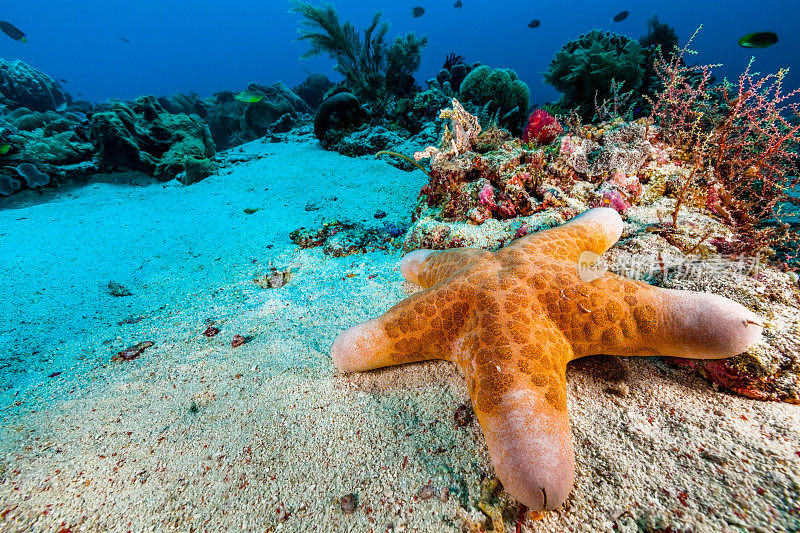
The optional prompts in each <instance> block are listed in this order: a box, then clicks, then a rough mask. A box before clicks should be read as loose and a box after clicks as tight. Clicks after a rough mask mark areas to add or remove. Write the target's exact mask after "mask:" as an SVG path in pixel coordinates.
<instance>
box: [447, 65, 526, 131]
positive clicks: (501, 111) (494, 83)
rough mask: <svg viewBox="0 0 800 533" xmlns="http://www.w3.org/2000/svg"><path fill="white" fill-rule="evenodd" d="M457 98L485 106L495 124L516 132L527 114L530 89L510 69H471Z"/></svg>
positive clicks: (482, 66) (484, 66)
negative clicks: (493, 116)
mask: <svg viewBox="0 0 800 533" xmlns="http://www.w3.org/2000/svg"><path fill="white" fill-rule="evenodd" d="M459 97H460V98H461V99H462V100H463V101H466V102H471V103H473V104H476V105H479V106H487V108H488V109H487V110H488V111H489V112H490V113H492V114H494V115H496V116H497V120H498V123H499V124H500V125H502V126H503V127H506V128H508V129H509V130H511V131H512V133H515V134H516V135H519V132H520V130H521V127H522V121H523V120H524V119H525V115H526V114H527V113H528V105H529V102H530V89H528V86H527V85H526V84H525V82H523V81H522V80H520V79H519V78H518V77H517V74H516V72H514V71H513V70H511V69H502V68H497V69H492V68H491V67H488V66H486V65H480V66H478V67H477V68H474V69H473V70H472V71H470V73H469V74H468V75H467V77H466V78H464V81H462V82H461V85H460V87H459Z"/></svg>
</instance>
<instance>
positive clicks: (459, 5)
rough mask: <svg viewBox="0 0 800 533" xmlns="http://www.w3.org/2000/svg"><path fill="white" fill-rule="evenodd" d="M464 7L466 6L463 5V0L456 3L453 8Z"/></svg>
mask: <svg viewBox="0 0 800 533" xmlns="http://www.w3.org/2000/svg"><path fill="white" fill-rule="evenodd" d="M463 5H464V4H462V3H461V0H456V3H455V4H453V7H461V6H463Z"/></svg>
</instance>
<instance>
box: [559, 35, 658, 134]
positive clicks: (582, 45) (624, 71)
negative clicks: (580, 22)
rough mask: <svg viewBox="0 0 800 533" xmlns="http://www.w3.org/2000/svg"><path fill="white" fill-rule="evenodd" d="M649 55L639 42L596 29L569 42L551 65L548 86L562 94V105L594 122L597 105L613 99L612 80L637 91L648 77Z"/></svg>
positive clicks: (625, 87)
mask: <svg viewBox="0 0 800 533" xmlns="http://www.w3.org/2000/svg"><path fill="white" fill-rule="evenodd" d="M644 62H645V56H644V54H643V51H642V46H641V45H640V44H639V42H638V41H636V40H634V39H630V38H628V37H626V36H624V35H619V34H616V33H611V32H604V31H600V30H592V31H590V32H589V33H587V34H585V35H581V36H580V37H578V38H577V39H574V40H572V41H569V42H568V43H567V44H565V45H564V46H563V47H562V48H561V50H559V51H558V52H557V53H556V56H555V57H554V58H553V60H552V61H551V62H550V67H549V68H548V70H547V72H545V74H544V79H545V81H546V82H547V83H549V84H550V85H552V86H553V87H555V88H556V89H557V90H558V91H559V92H561V93H562V96H561V100H560V102H559V103H560V105H562V106H563V107H565V108H567V109H574V108H577V111H578V113H580V115H581V116H582V117H583V118H584V119H587V120H590V119H592V117H593V116H594V111H595V102H596V101H598V102H601V101H603V100H607V99H609V98H610V97H611V96H612V95H611V81H612V80H614V81H615V82H616V83H618V84H622V88H623V89H624V90H625V91H636V90H637V89H639V87H640V86H641V85H642V83H643V81H644V76H645V68H644Z"/></svg>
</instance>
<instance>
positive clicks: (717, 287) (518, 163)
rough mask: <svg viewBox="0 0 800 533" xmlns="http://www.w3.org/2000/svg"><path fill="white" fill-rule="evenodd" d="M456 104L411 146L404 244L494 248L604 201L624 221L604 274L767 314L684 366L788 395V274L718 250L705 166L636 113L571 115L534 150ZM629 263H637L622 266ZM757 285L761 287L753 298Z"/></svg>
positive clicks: (792, 373) (721, 221) (798, 389)
mask: <svg viewBox="0 0 800 533" xmlns="http://www.w3.org/2000/svg"><path fill="white" fill-rule="evenodd" d="M456 104H457V102H454V104H453V108H452V109H448V110H445V111H444V116H446V117H449V118H450V119H451V121H452V123H451V124H450V126H449V127H448V128H447V129H446V130H445V132H444V134H443V136H442V139H441V142H440V144H439V146H429V147H428V148H427V149H426V150H424V151H421V152H419V153H417V154H415V157H417V158H418V159H422V158H426V157H430V158H431V170H430V179H429V182H428V184H426V185H425V187H423V189H422V191H421V193H420V202H419V203H418V206H417V209H416V212H415V213H414V216H413V219H412V222H413V223H412V226H411V227H410V228H409V231H408V232H407V233H406V237H405V241H404V244H403V248H404V251H406V252H410V251H413V250H416V249H420V248H427V249H449V248H457V247H467V246H472V247H476V248H483V249H487V250H494V249H498V248H500V247H502V246H504V245H506V244H507V243H508V242H510V241H512V240H513V239H517V238H520V237H522V236H525V235H527V234H529V233H532V232H536V231H540V230H542V229H546V228H549V227H553V226H556V225H558V224H561V223H563V222H564V221H567V220H570V219H571V218H573V217H574V216H576V215H577V214H579V213H581V212H583V211H585V210H587V209H589V208H591V207H595V206H604V207H612V208H614V209H615V210H617V211H618V212H620V213H621V214H622V215H623V216H624V218H625V220H626V224H625V229H624V233H623V239H622V241H621V242H620V244H619V245H618V246H617V247H615V249H614V251H613V253H612V254H611V255H610V256H609V257H608V262H609V268H610V269H611V270H612V271H615V272H617V273H619V274H623V275H627V276H628V277H634V278H636V279H641V280H643V281H647V282H649V283H652V284H654V285H657V286H662V287H668V288H684V289H691V290H700V291H706V292H715V293H718V294H723V295H726V296H728V297H730V298H732V299H734V300H736V301H739V302H742V303H744V304H745V305H746V306H747V307H748V308H750V309H752V310H754V311H756V312H757V313H759V314H760V315H761V316H764V317H767V318H768V322H767V324H766V327H765V335H764V337H765V342H764V343H761V344H759V345H756V346H754V347H753V348H751V349H750V350H749V351H748V352H746V353H745V354H742V355H740V356H738V357H736V358H733V359H730V360H727V361H726V362H724V363H706V362H692V363H691V365H692V366H693V367H695V368H697V370H698V371H699V372H700V373H701V374H703V375H706V376H708V377H710V378H711V379H712V380H714V381H715V382H717V383H719V384H720V385H722V386H724V387H726V388H728V389H731V390H734V391H736V392H739V393H742V394H747V395H749V396H753V397H759V398H769V399H780V400H784V401H796V399H797V398H798V396H800V357H799V356H798V351H800V345H799V344H800V341H798V339H800V336H799V335H798V334H797V333H798V324H797V320H798V319H797V317H798V316H800V299H798V296H797V295H798V286H797V282H796V277H795V278H791V276H790V275H789V274H786V273H782V272H779V271H778V270H777V269H776V268H775V267H774V266H770V265H765V264H762V263H763V258H762V259H759V258H753V257H750V258H748V257H747V256H745V257H740V256H731V255H730V252H731V250H732V249H733V250H735V247H733V246H732V245H731V244H732V243H736V242H737V241H738V239H739V236H738V232H739V231H740V228H739V226H738V225H737V224H735V223H733V222H732V221H730V220H729V219H728V218H727V217H725V216H721V215H720V214H719V213H718V212H717V210H716V209H715V208H714V206H715V203H716V201H717V200H716V197H717V195H719V194H725V191H724V188H718V187H717V185H718V183H717V181H716V180H715V178H714V176H713V168H707V169H704V171H703V172H702V173H699V172H696V170H695V169H693V168H692V167H691V166H689V165H687V164H686V162H685V160H684V156H683V155H682V151H681V149H680V148H679V147H676V146H672V145H671V144H669V143H668V142H665V141H667V140H668V139H669V136H668V135H665V134H664V132H663V130H662V128H660V127H657V126H655V125H653V124H652V123H651V121H650V120H648V119H638V120H636V121H633V122H625V121H623V120H621V119H617V120H614V121H611V122H607V123H603V124H598V125H595V126H584V125H580V124H572V125H571V126H570V128H569V129H568V130H567V131H566V133H564V134H563V135H562V136H561V137H560V138H558V139H556V140H555V141H554V142H553V144H551V145H549V146H546V147H543V148H534V147H532V145H530V144H523V143H522V142H521V141H520V140H519V139H514V138H511V137H510V136H509V135H508V134H505V135H502V134H501V133H499V132H502V130H482V129H480V126H479V125H478V124H477V122H478V121H477V118H476V117H474V116H469V115H468V114H467V113H466V111H464V110H463V108H461V107H460V106H457V105H456ZM451 131H454V132H456V133H455V134H453V133H451ZM712 184H717V185H715V186H714V187H710V185H712ZM753 262H755V264H756V265H757V266H758V265H760V270H758V272H757V273H756V271H754V270H753V269H751V268H748V269H745V271H742V265H743V264H747V265H752V264H753ZM632 265H634V266H636V265H638V267H641V269H640V270H641V271H639V272H638V274H637V273H635V272H634V273H632V272H631V268H633V267H632ZM720 272H722V274H720ZM700 274H703V275H702V276H701V275H700ZM793 279H794V281H793ZM765 294H766V295H772V296H770V298H769V299H766V300H765V298H764V296H765Z"/></svg>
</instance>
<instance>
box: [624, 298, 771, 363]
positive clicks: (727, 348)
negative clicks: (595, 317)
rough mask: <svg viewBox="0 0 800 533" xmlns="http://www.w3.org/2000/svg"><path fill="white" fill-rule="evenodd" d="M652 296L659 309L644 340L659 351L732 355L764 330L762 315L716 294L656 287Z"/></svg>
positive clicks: (697, 355) (698, 356) (716, 356)
mask: <svg viewBox="0 0 800 533" xmlns="http://www.w3.org/2000/svg"><path fill="white" fill-rule="evenodd" d="M653 300H654V301H655V303H656V304H659V308H660V310H661V312H659V313H658V314H657V320H656V323H655V327H654V329H653V331H650V332H648V333H647V335H646V336H645V340H646V342H645V344H646V345H647V346H650V347H652V348H653V349H655V350H656V351H657V352H658V353H660V354H662V355H669V356H674V357H689V358H692V359H721V358H724V357H732V356H734V355H739V354H740V353H742V352H744V351H746V350H747V349H748V348H749V347H750V346H752V345H753V344H755V343H756V342H757V341H758V340H759V339H760V338H761V333H762V332H763V330H764V321H763V319H762V318H761V317H759V316H758V315H756V314H755V313H753V312H752V311H750V310H749V309H747V308H746V307H744V306H743V305H741V304H739V303H737V302H734V301H733V300H730V299H728V298H724V297H722V296H719V295H716V294H709V293H704V292H693V291H680V290H673V289H656V290H655V291H654V294H653ZM634 312H635V311H634ZM643 314H646V312H644V313H643ZM634 316H635V315H634Z"/></svg>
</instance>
